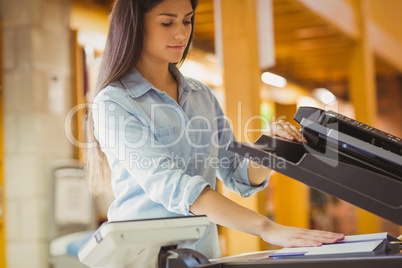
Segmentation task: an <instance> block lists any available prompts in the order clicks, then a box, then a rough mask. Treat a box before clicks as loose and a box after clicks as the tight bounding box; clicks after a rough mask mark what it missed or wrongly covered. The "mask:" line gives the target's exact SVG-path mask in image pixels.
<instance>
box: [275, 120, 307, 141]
mask: <svg viewBox="0 0 402 268" xmlns="http://www.w3.org/2000/svg"><path fill="white" fill-rule="evenodd" d="M279 124H280V125H281V126H282V127H283V129H284V130H285V131H286V132H287V134H285V135H290V136H291V139H292V140H297V141H298V142H302V137H301V133H300V131H299V130H298V129H297V128H296V127H295V126H293V125H292V124H291V123H289V122H284V121H280V122H279ZM290 136H289V137H290Z"/></svg>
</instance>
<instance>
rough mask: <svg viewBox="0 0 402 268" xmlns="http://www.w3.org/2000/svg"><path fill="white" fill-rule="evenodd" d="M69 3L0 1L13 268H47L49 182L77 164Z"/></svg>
mask: <svg viewBox="0 0 402 268" xmlns="http://www.w3.org/2000/svg"><path fill="white" fill-rule="evenodd" d="M69 14H70V1H67V0H57V1H56V0H53V1H51V0H12V1H9V0H0V18H1V19H2V20H3V55H4V62H3V69H2V72H3V77H4V98H3V103H4V107H2V108H3V110H4V124H5V127H4V159H5V162H4V172H5V174H4V179H5V182H4V183H5V197H6V211H7V215H6V227H7V229H6V230H7V232H6V240H7V256H6V257H7V267H8V268H17V267H18V268H20V267H30V268H39V267H40V268H43V267H47V250H48V249H47V225H46V223H47V219H48V214H47V203H48V196H49V190H48V186H47V180H48V179H49V173H50V172H49V171H50V166H51V164H52V163H53V162H54V161H55V160H57V159H61V158H71V157H72V156H73V154H74V153H73V150H72V146H71V144H69V142H68V141H67V139H66V138H65V134H64V117H65V114H66V112H67V111H68V110H69V109H70V107H69V106H70V103H71V98H70V95H71V94H70V91H71V89H70V88H71V85H70V80H71V78H72V74H71V71H70V70H71V67H70V65H71V55H70V46H71V45H70V44H71V40H70V31H69Z"/></svg>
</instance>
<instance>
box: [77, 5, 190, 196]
mask: <svg viewBox="0 0 402 268" xmlns="http://www.w3.org/2000/svg"><path fill="white" fill-rule="evenodd" d="M162 1H163V0H116V2H115V3H114V6H113V10H112V13H111V20H110V27H109V32H108V36H107V41H106V47H105V52H104V54H103V59H102V64H101V68H100V72H99V77H98V81H97V86H96V89H95V92H94V94H93V97H95V96H96V95H97V94H98V93H99V92H100V91H101V90H102V89H103V88H105V87H106V86H107V85H108V84H110V83H111V82H113V81H116V80H118V79H120V78H121V77H123V76H124V75H126V74H127V73H129V72H130V71H132V70H133V68H134V67H135V66H136V65H137V63H138V61H139V59H140V56H141V53H142V47H143V32H144V17H145V14H146V13H148V12H150V11H151V10H152V9H153V8H154V7H155V6H156V5H158V4H159V3H161V2H162ZM190 1H191V6H192V8H193V10H194V11H195V8H196V7H197V4H198V0H190ZM191 26H192V27H191V33H190V37H189V41H188V44H187V47H186V48H185V50H184V52H183V56H182V58H181V60H180V62H178V63H176V65H178V66H180V65H181V64H182V63H183V62H184V60H185V58H186V56H187V54H188V51H189V49H190V45H191V41H192V39H193V29H194V16H193V17H192V19H191ZM86 119H87V120H86V142H87V144H88V143H91V144H95V146H91V148H86V149H85V150H84V152H85V162H86V173H87V174H86V178H87V182H88V184H89V187H90V189H91V191H92V193H93V194H99V193H101V192H103V191H105V190H107V189H109V188H110V187H109V184H110V175H111V173H110V168H109V164H108V162H107V159H106V156H105V154H104V153H103V152H102V150H101V149H100V145H99V142H98V141H97V140H96V138H95V135H94V122H93V118H92V112H91V110H90V109H89V112H88V114H87V118H86Z"/></svg>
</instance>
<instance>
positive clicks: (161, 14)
mask: <svg viewBox="0 0 402 268" xmlns="http://www.w3.org/2000/svg"><path fill="white" fill-rule="evenodd" d="M193 13H194V11H191V12H189V13H187V14H186V15H184V17H188V16H190V15H192V14H193ZM159 16H169V17H175V18H177V17H178V15H177V14H172V13H160V14H159Z"/></svg>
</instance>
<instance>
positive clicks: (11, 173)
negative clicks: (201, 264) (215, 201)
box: [0, 0, 402, 268]
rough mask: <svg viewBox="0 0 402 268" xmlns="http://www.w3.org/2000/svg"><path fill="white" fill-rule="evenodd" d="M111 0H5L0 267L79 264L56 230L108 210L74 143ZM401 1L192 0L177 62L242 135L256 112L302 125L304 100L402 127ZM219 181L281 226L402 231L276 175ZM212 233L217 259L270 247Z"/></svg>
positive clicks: (69, 229) (91, 225)
mask: <svg viewBox="0 0 402 268" xmlns="http://www.w3.org/2000/svg"><path fill="white" fill-rule="evenodd" d="M112 5H113V0H0V103H1V109H0V197H1V199H0V200H1V206H0V208H1V209H0V267H4V268H17V267H18V268H20V267H31V268H43V267H51V266H54V267H81V266H79V264H78V263H76V262H74V258H75V257H74V255H76V250H75V251H74V249H71V248H70V249H69V248H68V246H67V244H68V241H69V240H66V241H67V242H66V241H64V240H62V239H60V238H61V237H63V238H65V237H70V239H71V235H75V237H73V238H75V240H77V238H80V239H84V240H85V237H87V236H86V235H87V234H88V233H90V232H91V231H92V230H94V229H96V227H97V226H99V224H101V223H102V222H104V221H105V220H107V219H106V210H107V207H108V204H109V203H110V202H111V200H112V199H113V197H112V196H111V195H110V193H104V194H103V195H100V196H99V197H97V198H96V199H93V198H91V197H89V196H87V191H85V188H84V187H85V186H84V184H82V155H81V154H82V152H81V147H82V145H83V143H84V142H85V141H84V139H83V127H82V125H83V120H84V116H85V112H86V105H87V104H86V103H87V102H88V101H89V100H90V99H91V92H92V91H93V89H94V85H95V83H96V79H97V73H98V69H99V66H100V62H101V59H102V54H103V49H104V45H105V40H106V35H107V32H108V23H109V20H108V16H109V13H110V11H111V8H112ZM400 10H402V1H399V0H325V1H317V0H200V1H199V6H198V8H197V10H196V15H195V30H194V33H195V36H194V42H193V47H192V50H191V52H190V54H189V57H188V60H187V61H186V62H185V63H184V64H183V66H182V67H181V71H182V72H183V73H184V74H185V75H187V76H191V77H194V78H197V79H199V80H201V81H203V82H204V83H206V84H207V85H209V86H210V87H211V89H212V90H213V92H214V94H215V95H216V96H217V98H218V100H219V102H220V103H221V105H222V107H223V108H224V111H225V113H226V115H227V116H228V117H229V118H230V119H231V121H232V122H233V126H232V127H233V129H234V132H235V134H236V136H237V138H238V139H239V140H241V141H254V140H255V139H256V138H257V137H258V136H259V135H260V134H261V132H262V133H269V131H270V130H269V125H268V124H261V121H266V122H271V121H275V120H278V119H284V120H285V121H290V122H292V123H294V124H295V125H297V123H296V122H295V121H293V116H294V114H295V112H296V111H297V108H298V107H299V106H303V105H308V106H315V107H319V108H322V109H329V110H333V111H336V112H338V113H341V114H344V115H346V116H348V117H351V118H355V119H357V120H359V121H361V122H363V123H365V124H368V125H371V126H373V127H375V128H378V129H381V130H383V131H385V132H388V133H391V134H393V135H395V136H398V137H401V136H402V105H401V103H402V31H401V30H400V25H402V17H401V16H400ZM256 115H258V116H259V117H258V120H254V119H252V118H253V116H256ZM261 118H264V119H265V120H260V119H261ZM252 128H254V129H261V131H259V133H255V132H247V131H244V130H245V129H252ZM82 189H84V191H82ZM220 191H221V192H222V193H223V194H225V195H226V196H228V197H230V198H231V199H233V200H235V201H237V202H239V203H241V204H243V205H245V206H247V207H249V208H251V209H254V210H257V211H258V212H260V213H261V214H264V215H266V216H267V217H270V218H272V219H273V220H275V221H277V222H278V223H281V224H286V225H292V226H298V227H305V228H314V229H325V230H329V231H336V232H343V233H345V234H346V235H352V234H363V233H370V232H383V231H386V232H389V233H390V234H392V235H395V236H398V235H399V234H400V233H401V232H402V227H401V226H398V225H396V224H393V223H391V222H389V221H387V220H384V219H382V218H379V217H377V216H375V215H373V214H371V213H368V212H366V211H364V210H361V209H359V208H357V207H355V206H353V205H351V204H348V203H346V202H344V201H342V200H338V199H336V198H334V197H331V196H329V195H326V194H324V193H322V192H319V191H317V190H314V189H311V188H309V187H308V186H306V185H303V184H301V183H299V182H297V181H295V180H292V179H290V178H287V177H285V176H283V175H281V174H278V173H274V174H273V175H272V177H271V179H270V183H269V186H268V188H267V189H266V190H264V191H263V192H261V193H259V194H258V195H256V196H253V197H250V198H247V199H242V198H240V197H239V196H238V195H236V194H233V193H231V192H228V191H227V190H226V189H224V188H223V187H220ZM78 235H79V236H78ZM220 239H221V251H222V254H223V255H224V256H225V255H233V254H239V253H244V252H250V251H257V250H265V249H269V248H270V247H269V245H267V244H266V243H264V242H263V241H262V240H260V239H259V238H257V237H253V236H250V235H246V234H243V233H240V232H237V231H234V230H230V229H226V228H221V229H220ZM73 240H74V239H73ZM63 258H64V259H63ZM58 259H60V260H61V261H58ZM63 265H64V266H63Z"/></svg>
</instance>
